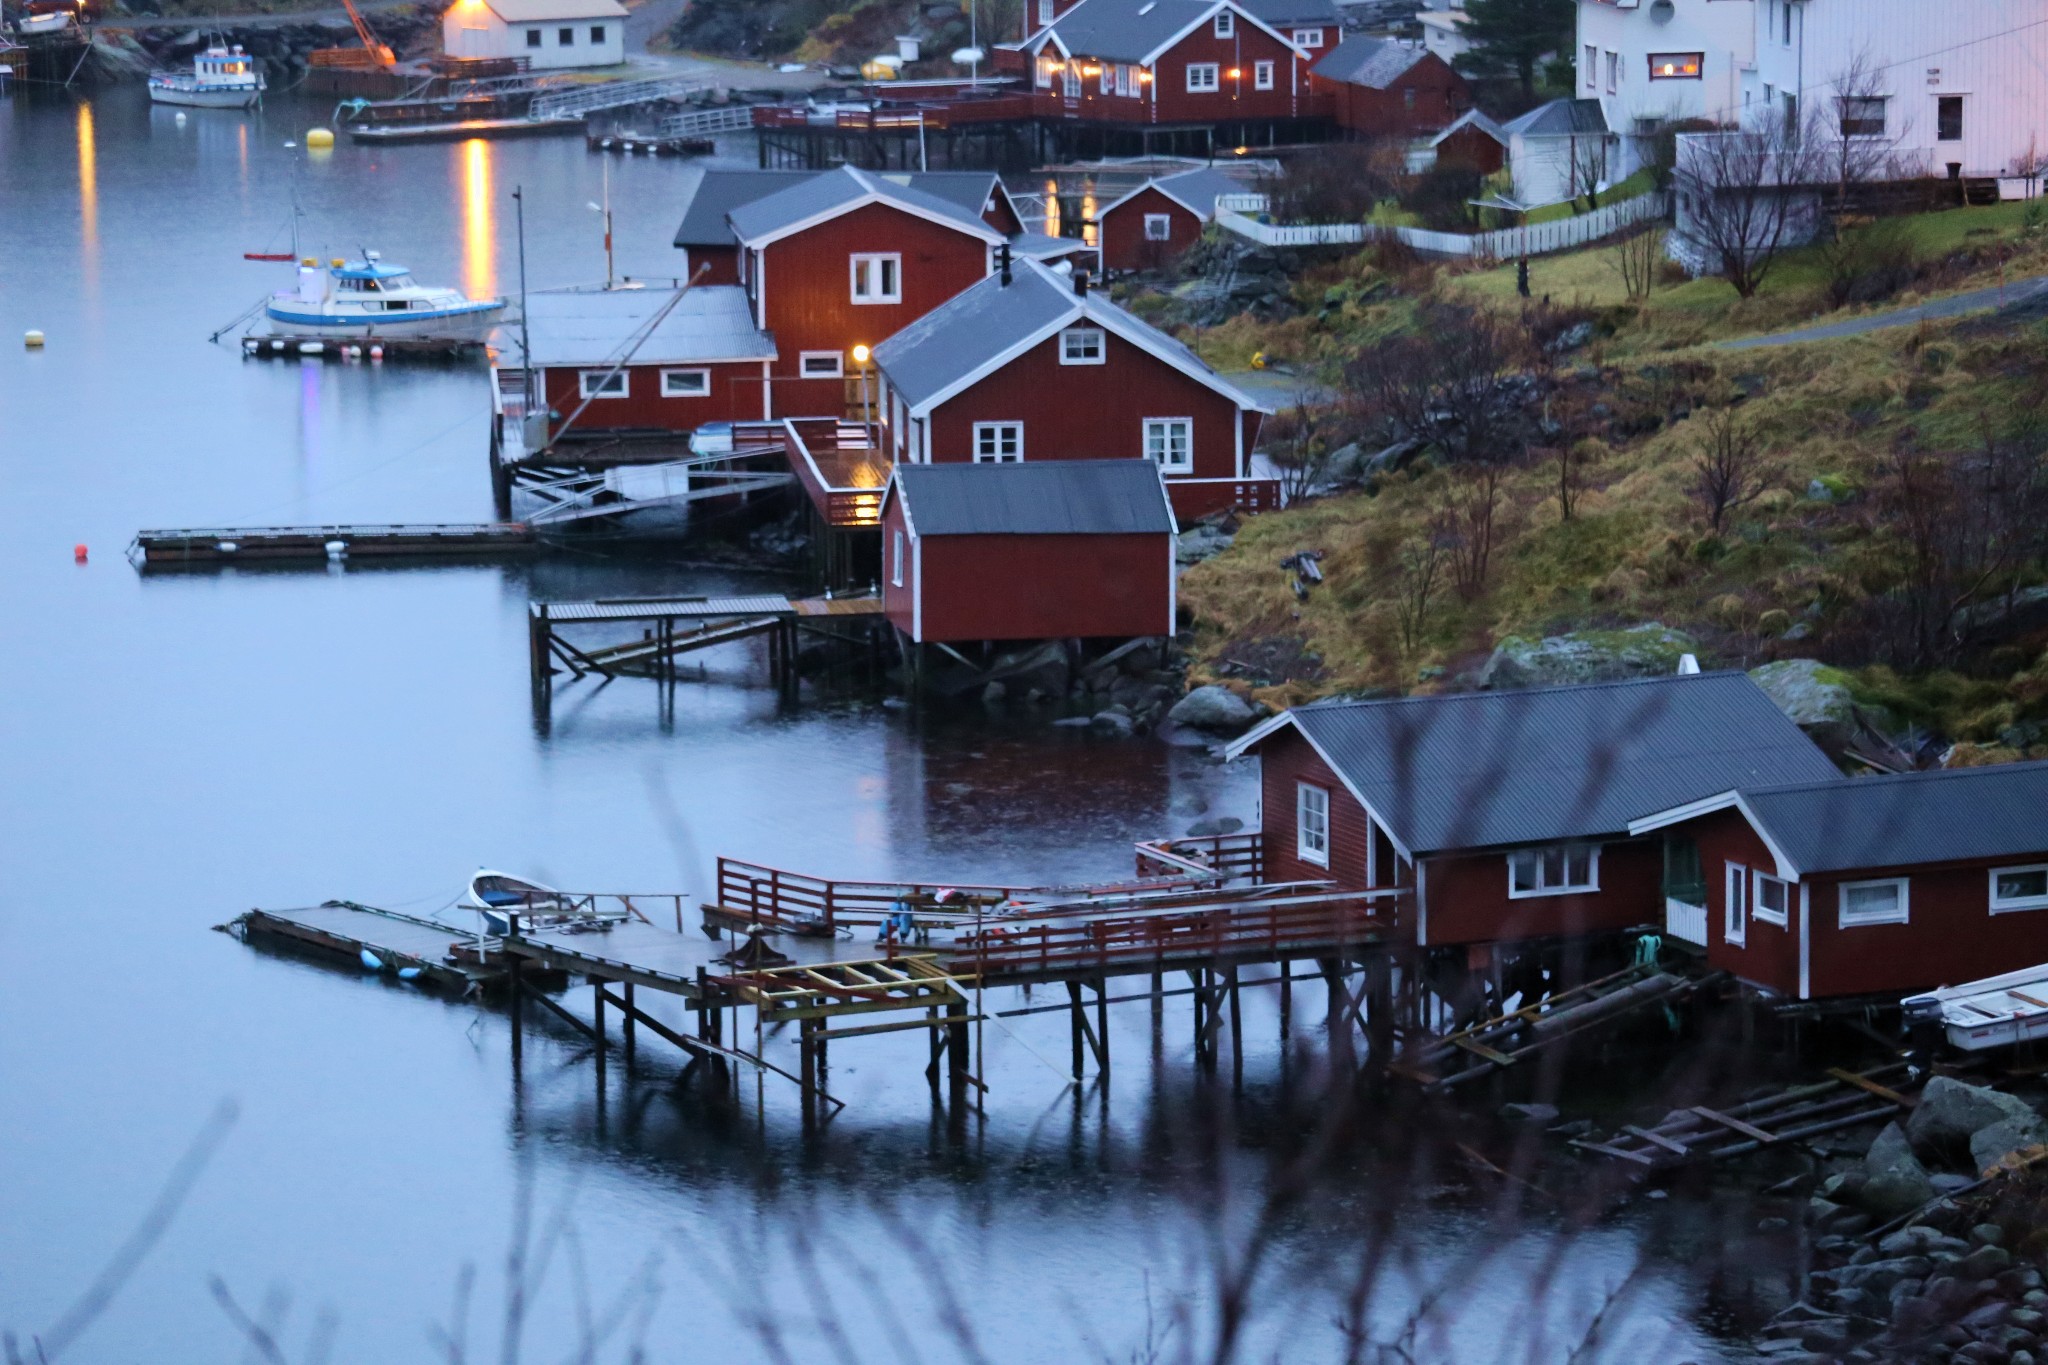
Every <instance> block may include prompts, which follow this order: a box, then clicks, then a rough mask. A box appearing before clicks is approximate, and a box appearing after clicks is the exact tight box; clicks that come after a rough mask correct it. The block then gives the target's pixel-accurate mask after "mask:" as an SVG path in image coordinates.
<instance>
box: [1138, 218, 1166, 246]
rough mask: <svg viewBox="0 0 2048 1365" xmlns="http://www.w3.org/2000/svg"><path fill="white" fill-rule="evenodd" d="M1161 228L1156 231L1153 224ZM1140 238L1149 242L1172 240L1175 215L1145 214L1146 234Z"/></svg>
mask: <svg viewBox="0 0 2048 1365" xmlns="http://www.w3.org/2000/svg"><path fill="white" fill-rule="evenodd" d="M1155 223H1156V224H1157V225H1158V227H1159V230H1158V231H1157V232H1154V231H1153V230H1152V228H1153V225H1154V224H1155ZM1140 240H1142V241H1147V242H1170V241H1172V240H1173V215H1172V214H1170V213H1148V214H1146V215H1145V235H1144V237H1142V238H1141V239H1140Z"/></svg>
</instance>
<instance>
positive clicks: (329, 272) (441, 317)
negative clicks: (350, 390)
mask: <svg viewBox="0 0 2048 1365" xmlns="http://www.w3.org/2000/svg"><path fill="white" fill-rule="evenodd" d="M504 309H505V300H503V299H472V298H470V297H468V296H467V295H465V294H464V293H463V292H462V291H461V290H459V289H434V288H429V287H428V286H426V285H423V284H420V283H418V282H417V281H415V280H414V279H413V277H412V272H411V271H410V270H408V269H406V268H405V267H404V266H402V265H387V264H386V263H385V262H384V261H383V260H382V259H381V258H380V257H379V256H378V254H377V253H376V252H374V251H366V252H364V253H363V259H361V260H359V261H344V260H342V259H341V258H340V257H338V256H337V257H335V258H334V259H332V260H330V261H329V262H328V263H327V264H326V265H324V266H323V265H321V264H320V263H319V261H317V260H315V259H314V258H313V257H311V256H305V257H301V258H300V260H299V285H298V288H296V289H280V290H279V291H277V292H276V293H275V294H272V295H271V296H270V302H269V303H268V304H266V305H265V306H264V310H263V311H264V316H265V317H267V318H268V319H269V320H270V323H271V326H272V328H273V329H274V330H276V331H278V332H282V333H286V334H290V335H295V336H331V337H434V338H442V339H447V340H452V341H481V340H483V338H484V335H485V334H486V333H487V332H489V331H490V328H491V323H492V321H493V319H495V318H496V317H497V316H498V314H499V313H501V312H503V311H504Z"/></svg>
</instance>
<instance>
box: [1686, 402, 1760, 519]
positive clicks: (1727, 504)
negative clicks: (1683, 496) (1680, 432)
mask: <svg viewBox="0 0 2048 1365" xmlns="http://www.w3.org/2000/svg"><path fill="white" fill-rule="evenodd" d="M1693 421H1694V422H1695V423H1697V424H1698V426H1699V431H1698V433H1697V435H1696V436H1695V437H1694V438H1693V452H1692V482H1691V483H1690V484H1688V485H1687V487H1686V492H1687V493H1688V494H1689V495H1690V496H1691V497H1692V500H1693V501H1694V502H1695V503H1697V504H1698V505H1699V508H1700V511H1701V513H1702V514H1703V515H1704V516H1705V517H1706V519H1707V529H1708V530H1709V531H1712V532H1713V533H1714V534H1715V535H1719V534H1720V533H1721V528H1722V526H1723V525H1724V524H1725V523H1726V521H1727V519H1728V514H1729V513H1730V512H1733V511H1736V510H1738V509H1740V508H1743V507H1747V506H1748V505H1749V504H1750V503H1753V502H1755V501H1756V500H1757V499H1758V498H1760V497H1762V496H1763V495H1764V494H1765V493H1767V492H1769V491H1770V489H1771V488H1772V487H1773V486H1775V485H1776V483H1777V479H1778V474H1777V470H1776V468H1775V467H1774V466H1773V465H1772V464H1771V463H1770V461H1769V460H1768V459H1766V457H1765V455H1764V444H1763V441H1762V439H1761V438H1759V437H1758V436H1757V434H1756V433H1755V432H1754V431H1752V430H1751V429H1750V428H1749V426H1748V425H1747V424H1746V423H1744V422H1742V421H1741V420H1740V419H1738V418H1737V417H1736V416H1735V414H1734V413H1732V412H1730V411H1728V410H1727V409H1726V408H1714V409H1710V410H1708V411H1706V412H1703V413H1701V414H1700V415H1699V416H1698V417H1695V418H1694V419H1693Z"/></svg>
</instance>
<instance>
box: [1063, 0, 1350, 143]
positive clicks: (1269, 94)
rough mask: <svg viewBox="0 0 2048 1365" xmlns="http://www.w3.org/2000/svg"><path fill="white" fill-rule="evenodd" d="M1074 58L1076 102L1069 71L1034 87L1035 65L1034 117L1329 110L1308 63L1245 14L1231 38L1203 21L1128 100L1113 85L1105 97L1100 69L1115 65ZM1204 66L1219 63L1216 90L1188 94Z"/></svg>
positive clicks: (1227, 119)
mask: <svg viewBox="0 0 2048 1365" xmlns="http://www.w3.org/2000/svg"><path fill="white" fill-rule="evenodd" d="M1282 31H1283V32H1284V31H1285V30H1284V29H1283V30H1282ZM1045 51H1046V52H1047V53H1049V54H1050V55H1051V56H1052V57H1053V58H1054V59H1055V60H1058V59H1059V57H1058V50H1057V49H1055V48H1053V47H1051V45H1050V44H1048V45H1047V47H1046V49H1045ZM1316 55H1317V56H1320V55H1321V52H1320V51H1319V52H1317V53H1316ZM1071 60H1072V61H1074V62H1077V63H1079V64H1080V66H1081V68H1082V76H1081V91H1080V94H1079V95H1078V96H1077V97H1075V98H1072V99H1070V98H1068V97H1067V95H1066V93H1065V90H1066V87H1065V83H1064V81H1065V74H1066V73H1065V72H1064V71H1059V72H1055V73H1053V76H1052V85H1051V86H1050V87H1049V88H1048V87H1043V86H1039V85H1037V84H1036V81H1037V79H1038V74H1037V68H1036V66H1035V65H1034V67H1033V71H1032V80H1033V86H1032V106H1033V107H1032V112H1033V114H1034V115H1035V116H1036V117H1039V118H1063V119H1085V120H1093V121H1101V122H1112V123H1236V122H1239V121H1254V120H1265V119H1286V118H1314V117H1324V116H1327V115H1328V114H1329V112H1330V102H1329V100H1328V98H1327V96H1325V95H1322V94H1321V93H1319V92H1316V91H1312V90H1311V89H1310V81H1309V78H1308V68H1309V65H1310V62H1308V61H1304V60H1302V58H1301V57H1299V56H1298V55H1296V54H1295V52H1294V49H1293V48H1291V47H1289V46H1288V45H1287V44H1286V43H1284V42H1281V41H1280V40H1279V39H1277V38H1274V37H1273V36H1272V35H1271V34H1269V33H1267V32H1266V31H1265V30H1263V29H1261V28H1258V27H1257V26H1255V25H1254V24H1252V23H1251V22H1250V21H1249V20H1248V19H1246V18H1245V17H1244V16H1243V15H1242V14H1240V15H1239V16H1238V17H1237V32H1236V34H1235V36H1233V37H1230V38H1218V37H1216V36H1215V33H1214V30H1213V28H1212V26H1211V24H1209V23H1206V22H1205V23H1203V24H1202V25H1201V26H1200V27H1199V28H1197V29H1196V30H1195V31H1194V32H1193V33H1190V34H1189V35H1188V36H1187V37H1185V38H1183V39H1181V40H1180V42H1179V43H1177V44H1176V45H1175V46H1174V47H1173V48H1172V49H1171V50H1169V51H1168V52H1166V53H1165V54H1164V55H1163V56H1161V57H1160V58H1159V60H1158V62H1157V63H1155V64H1154V66H1153V67H1152V79H1151V81H1150V82H1140V83H1139V84H1138V85H1137V86H1136V87H1135V88H1134V92H1133V93H1132V94H1129V95H1118V94H1115V93H1113V91H1114V85H1113V84H1112V93H1110V94H1107V95H1105V94H1103V93H1102V76H1101V74H1100V71H1101V68H1104V67H1106V66H1110V65H1112V64H1111V63H1106V62H1104V61H1102V60H1101V59H1099V58H1096V57H1093V56H1091V55H1090V54H1088V53H1085V52H1082V53H1076V54H1075V55H1074V57H1073V58H1072V59H1071ZM1262 61H1270V62H1272V63H1273V88H1272V89H1271V90H1258V89H1255V88H1254V86H1255V85H1256V78H1255V77H1256V64H1257V63H1259V62H1262ZM1206 62H1214V63H1215V64H1216V68H1217V81H1218V85H1217V88H1216V89H1215V90H1213V91H1201V92H1194V91H1190V90H1189V89H1188V81H1187V69H1188V67H1189V66H1190V65H1191V64H1200V63H1206ZM1090 66H1094V67H1096V68H1097V74H1095V75H1092V76H1091V75H1088V74H1087V68H1088V67H1090ZM1233 70H1235V71H1237V73H1238V75H1237V77H1236V78H1235V79H1233V78H1232V77H1231V75H1230V73H1231V71H1233Z"/></svg>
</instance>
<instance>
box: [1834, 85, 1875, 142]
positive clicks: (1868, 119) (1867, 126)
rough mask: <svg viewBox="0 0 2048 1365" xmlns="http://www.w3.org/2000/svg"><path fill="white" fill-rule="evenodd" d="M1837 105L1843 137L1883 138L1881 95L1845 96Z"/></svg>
mask: <svg viewBox="0 0 2048 1365" xmlns="http://www.w3.org/2000/svg"><path fill="white" fill-rule="evenodd" d="M1837 103H1838V104H1840V105H1841V109H1842V136H1843V137H1883V136H1884V105H1885V97H1884V96H1883V95H1845V96H1843V97H1842V98H1841V99H1840V100H1839V101H1837Z"/></svg>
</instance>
